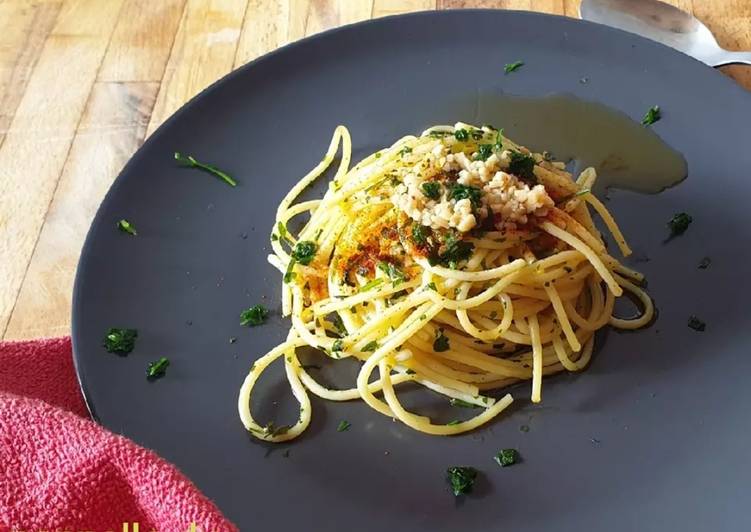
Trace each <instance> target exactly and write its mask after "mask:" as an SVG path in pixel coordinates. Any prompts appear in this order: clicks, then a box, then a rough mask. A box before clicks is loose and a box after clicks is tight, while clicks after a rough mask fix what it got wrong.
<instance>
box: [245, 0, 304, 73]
mask: <svg viewBox="0 0 751 532" xmlns="http://www.w3.org/2000/svg"><path fill="white" fill-rule="evenodd" d="M292 3H294V2H290V0H250V1H249V2H248V8H247V9H246V10H245V20H244V21H243V25H242V32H241V33H240V39H239V42H238V45H237V52H236V53H235V62H234V65H235V68H236V67H239V66H240V65H244V64H245V63H247V62H248V61H252V60H253V59H255V58H257V57H260V56H262V55H263V54H265V53H267V52H270V51H272V50H275V49H277V48H279V47H280V46H284V45H285V44H287V43H288V42H290V40H291V39H297V38H300V37H302V35H303V33H304V28H305V24H304V20H303V24H302V25H301V26H300V32H299V34H298V35H296V36H292V35H291V34H290V29H291V25H290V7H291V4H292ZM293 7H296V6H293Z"/></svg>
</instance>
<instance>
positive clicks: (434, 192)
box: [420, 181, 441, 200]
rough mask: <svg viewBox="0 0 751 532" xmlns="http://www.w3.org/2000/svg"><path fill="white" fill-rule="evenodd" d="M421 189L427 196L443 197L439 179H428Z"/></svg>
mask: <svg viewBox="0 0 751 532" xmlns="http://www.w3.org/2000/svg"><path fill="white" fill-rule="evenodd" d="M420 189H421V190H422V193H423V194H424V195H425V197H426V198H429V199H432V200H437V199H438V198H440V197H441V184H440V183H439V182H437V181H426V182H425V183H423V184H422V185H421V186H420Z"/></svg>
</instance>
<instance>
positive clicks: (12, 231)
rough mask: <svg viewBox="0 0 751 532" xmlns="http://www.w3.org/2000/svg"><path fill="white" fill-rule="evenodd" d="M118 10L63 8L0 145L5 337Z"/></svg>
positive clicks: (110, 4) (79, 3)
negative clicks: (14, 305)
mask: <svg viewBox="0 0 751 532" xmlns="http://www.w3.org/2000/svg"><path fill="white" fill-rule="evenodd" d="M121 4H122V1H121V0H108V1H107V2H102V1H101V0H75V1H73V0H71V1H69V2H66V4H65V5H64V6H63V9H62V10H61V11H60V13H59V15H58V19H57V22H56V24H55V27H54V29H53V31H52V32H51V34H50V36H49V37H48V39H47V41H46V42H45V44H44V48H43V49H42V52H41V54H40V56H39V60H38V61H37V64H36V67H35V68H34V71H33V72H32V74H31V77H30V78H29V82H28V85H27V88H26V91H25V92H24V95H23V97H22V99H21V101H20V103H19V105H18V108H17V110H16V113H15V116H14V117H13V121H12V122H11V125H10V128H9V130H8V132H7V134H6V137H5V141H4V142H3V145H2V146H1V147H0V257H1V258H2V259H0V279H2V283H0V331H2V333H3V335H4V332H5V328H6V326H7V323H8V318H9V317H10V313H11V310H12V308H13V304H14V303H15V300H16V297H17V295H18V291H19V288H20V286H21V282H22V280H23V277H24V275H25V272H26V268H27V266H28V264H29V260H30V259H31V255H32V253H33V250H34V246H35V244H36V241H37V238H38V236H39V231H40V229H41V226H42V224H43V222H44V217H45V215H46V213H47V209H48V208H49V204H50V200H51V199H52V195H53V193H54V190H55V186H56V184H57V180H58V178H59V176H60V171H61V169H62V167H63V164H64V162H65V158H66V157H67V154H68V149H69V148H70V144H71V141H72V140H73V135H74V133H75V130H76V127H77V125H78V122H79V120H80V117H81V113H82V111H83V109H84V106H85V104H86V100H87V98H88V96H89V93H90V91H91V87H92V85H93V83H94V79H95V77H96V74H97V70H98V68H99V65H100V63H101V61H102V57H103V56H104V53H105V50H106V48H107V44H108V42H109V38H110V35H111V34H112V30H113V29H114V27H115V21H116V20H117V15H118V12H119V10H120V6H121ZM63 72H64V75H63Z"/></svg>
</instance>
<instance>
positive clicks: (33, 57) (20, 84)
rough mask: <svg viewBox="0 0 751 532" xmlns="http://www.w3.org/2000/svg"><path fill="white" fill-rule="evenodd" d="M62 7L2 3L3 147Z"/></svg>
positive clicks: (0, 108) (0, 121)
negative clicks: (32, 73)
mask: <svg viewBox="0 0 751 532" xmlns="http://www.w3.org/2000/svg"><path fill="white" fill-rule="evenodd" d="M61 7H62V4H61V3H60V2H57V1H56V2H38V1H32V0H26V1H21V0H19V1H16V2H0V21H2V26H1V27H0V30H2V31H0V145H2V143H3V140H5V133H6V131H7V130H8V127H9V126H10V123H11V120H12V119H13V115H14V114H15V112H16V108H17V107H18V104H19V103H20V102H21V98H22V97H23V93H24V90H26V85H27V83H28V82H29V77H30V76H31V72H32V70H33V68H34V65H35V64H36V61H37V58H38V57H39V54H40V53H41V52H42V47H43V46H44V41H45V40H46V39H47V36H48V35H49V33H50V31H52V27H53V26H54V24H55V20H56V19H57V15H58V13H59V12H60V8H61Z"/></svg>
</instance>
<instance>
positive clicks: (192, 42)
mask: <svg viewBox="0 0 751 532" xmlns="http://www.w3.org/2000/svg"><path fill="white" fill-rule="evenodd" d="M246 7H247V3H246V2H241V1H238V0H188V1H187V4H186V6H185V12H184V13H183V17H182V20H181V21H180V25H179V27H178V30H177V35H176V36H175V41H174V43H173V45H172V52H171V53H170V56H169V61H168V63H167V68H166V69H165V72H164V76H163V78H162V83H161V86H160V88H159V95H158V97H157V100H156V104H155V105H154V111H153V112H152V114H151V120H150V122H149V128H148V131H147V134H149V135H150V134H151V133H153V132H154V130H155V129H156V128H157V127H159V125H161V123H162V122H164V120H166V119H167V118H168V117H169V116H170V115H172V113H174V112H175V111H177V110H178V109H179V108H180V107H181V106H182V105H183V104H184V103H185V102H186V101H188V100H189V99H190V98H192V97H193V96H195V95H196V94H198V93H199V92H200V91H201V90H203V89H204V88H206V87H207V86H208V85H210V84H212V83H213V82H215V81H216V80H218V79H219V78H221V77H222V76H224V75H225V74H227V73H228V72H229V71H230V70H232V66H233V65H234V62H235V52H236V50H237V43H238V39H239V38H240V29H241V28H242V23H243V19H244V17H245V8H246Z"/></svg>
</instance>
